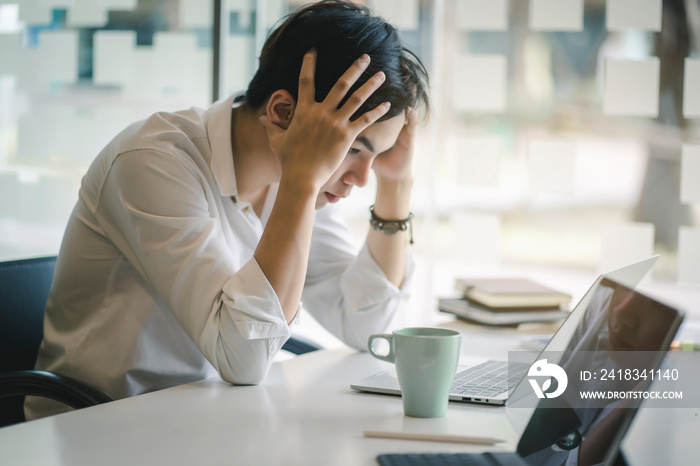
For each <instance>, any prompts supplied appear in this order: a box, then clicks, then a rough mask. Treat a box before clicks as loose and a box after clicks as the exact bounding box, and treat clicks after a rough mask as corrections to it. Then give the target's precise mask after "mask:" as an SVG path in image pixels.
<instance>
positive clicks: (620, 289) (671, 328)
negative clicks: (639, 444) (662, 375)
mask: <svg viewBox="0 0 700 466" xmlns="http://www.w3.org/2000/svg"><path fill="white" fill-rule="evenodd" d="M616 272H618V271H616ZM618 278H619V277H618ZM628 284H629V282H628ZM592 290H593V294H592V295H591V296H590V300H589V302H588V304H587V305H586V309H585V312H580V313H579V314H578V318H576V317H577V315H573V314H572V316H571V317H570V319H569V320H567V322H565V324H570V325H568V326H567V328H564V327H562V329H560V331H559V332H557V334H555V335H554V337H553V338H552V340H551V342H550V344H549V345H548V349H549V350H550V351H549V352H545V353H544V354H542V357H548V360H547V359H544V363H545V364H547V365H552V363H553V364H554V365H556V366H559V367H560V368H565V369H566V371H565V372H566V373H568V374H569V376H568V379H567V378H566V377H564V383H563V388H562V390H561V392H560V394H558V395H556V396H554V395H555V394H556V392H558V391H559V387H558V386H556V385H557V384H558V383H560V382H559V380H560V377H558V376H557V375H553V373H548V374H546V375H544V374H539V376H540V377H541V376H542V375H544V376H545V377H546V378H548V379H547V382H545V383H544V384H542V387H543V390H545V392H546V393H549V394H551V395H552V396H551V397H550V395H546V396H540V395H539V394H538V390H537V389H535V386H538V387H539V385H538V383H539V382H533V379H535V378H537V376H538V374H537V372H536V371H533V370H532V368H534V369H536V368H537V367H538V366H540V365H541V362H542V361H543V360H542V359H540V360H538V361H537V362H536V363H534V364H533V365H532V368H531V370H530V371H528V373H527V377H525V378H523V380H522V381H521V383H520V384H518V386H517V388H516V389H515V391H514V392H513V394H512V396H511V399H510V400H509V401H508V408H507V409H506V414H507V416H508V419H509V421H511V423H512V424H513V426H514V428H515V430H516V432H519V433H520V436H519V440H518V445H517V449H516V451H515V452H487V453H481V454H466V453H457V454H455V453H428V454H425V453H390V454H383V455H379V456H378V457H377V460H378V462H379V464H380V465H382V466H429V465H432V464H453V465H456V466H462V465H472V464H474V465H491V466H493V465H501V466H506V465H510V466H527V465H541V464H564V463H567V459H569V455H577V456H576V459H577V461H578V464H580V465H592V464H595V465H603V466H611V465H620V464H627V463H626V462H625V460H624V457H623V456H624V455H623V454H622V452H621V450H620V443H621V442H622V440H623V438H624V437H625V435H626V434H627V431H628V430H629V426H630V424H631V422H632V420H633V418H634V417H635V415H636V414H637V411H638V409H639V406H640V404H641V402H642V400H643V397H627V398H626V399H620V398H617V397H613V398H608V399H600V398H586V397H584V396H582V395H581V394H582V393H584V392H585V393H590V391H589V390H594V389H595V390H598V392H606V393H611V391H613V392H616V393H631V392H632V391H638V392H644V391H646V390H647V389H648V388H649V386H650V385H651V383H652V381H651V380H649V379H647V378H646V377H644V378H642V377H639V378H638V379H635V380H631V377H629V378H628V377H617V378H613V379H610V378H608V377H605V379H604V380H605V381H602V380H601V381H599V380H598V378H600V379H603V378H604V374H606V373H607V371H608V370H610V369H611V368H612V369H614V368H615V367H617V368H620V369H621V368H627V369H629V368H632V367H634V368H636V367H641V368H643V370H648V371H651V372H654V371H658V370H659V368H660V367H661V363H662V361H663V358H664V355H665V353H666V351H668V349H669V347H670V345H671V342H672V340H673V338H674V336H675V335H676V332H677V331H678V328H679V327H680V325H681V323H682V321H683V313H682V312H681V311H680V310H678V309H676V308H675V307H672V306H670V305H668V304H665V303H662V302H660V301H657V300H655V299H653V298H651V297H649V296H646V295H644V294H642V293H639V292H637V291H635V290H633V289H631V288H629V287H628V286H625V285H623V284H621V283H619V282H616V281H615V280H613V279H611V278H608V277H606V276H604V277H602V279H601V280H598V281H596V285H594V287H593V288H592ZM588 295H589V293H587V296H588ZM555 358H558V359H555ZM632 370H634V369H632ZM562 371H564V369H562ZM623 371H624V369H623ZM583 372H587V373H588V375H591V377H587V376H586V377H584V376H583V375H581V377H577V376H578V375H579V374H583ZM623 373H625V372H623ZM593 374H597V376H595V377H594V376H593ZM550 376H551V377H550ZM550 382H554V385H555V388H554V389H553V391H551V390H550V389H547V388H544V387H546V386H548V385H549V383H550ZM567 386H568V387H567ZM592 387H593V388H592ZM550 388H551V387H550ZM548 390H549V391H548ZM649 409H653V408H649ZM584 438H585V439H586V441H585V442H582V439H584Z"/></svg>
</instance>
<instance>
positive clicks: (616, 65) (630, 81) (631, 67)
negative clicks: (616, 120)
mask: <svg viewBox="0 0 700 466" xmlns="http://www.w3.org/2000/svg"><path fill="white" fill-rule="evenodd" d="M603 113H604V114H605V115H620V116H641V117H656V116H657V115H658V113H659V59H658V58H657V57H651V58H648V59H646V60H620V59H613V58H608V59H607V60H606V61H605V89H604V95H603Z"/></svg>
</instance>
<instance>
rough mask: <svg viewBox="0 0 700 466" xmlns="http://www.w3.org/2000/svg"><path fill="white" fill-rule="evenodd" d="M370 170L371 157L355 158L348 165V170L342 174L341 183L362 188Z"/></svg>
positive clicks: (367, 179)
mask: <svg viewBox="0 0 700 466" xmlns="http://www.w3.org/2000/svg"><path fill="white" fill-rule="evenodd" d="M371 170H372V159H371V158H366V159H365V158H363V159H361V160H356V161H354V162H353V164H352V165H350V167H348V171H347V172H345V174H344V175H343V178H342V179H343V183H345V184H346V185H349V186H358V187H360V188H362V187H363V186H365V185H366V184H367V182H368V181H369V176H370V172H371Z"/></svg>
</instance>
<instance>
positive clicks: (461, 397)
mask: <svg viewBox="0 0 700 466" xmlns="http://www.w3.org/2000/svg"><path fill="white" fill-rule="evenodd" d="M658 258H659V255H658V254H657V255H654V256H651V257H648V258H646V259H643V260H641V261H638V262H634V263H632V264H629V265H626V266H624V267H621V268H619V269H616V270H613V271H611V272H607V273H605V274H602V275H600V276H599V277H598V278H597V279H596V280H595V282H594V283H593V285H591V287H590V288H589V289H588V291H587V292H586V294H585V295H584V296H583V298H581V300H580V301H579V302H578V304H577V305H576V306H575V307H574V308H573V309H572V310H571V312H570V313H569V316H568V317H567V319H566V320H565V321H564V323H563V324H562V326H561V327H560V328H559V331H557V333H556V334H555V335H554V337H553V338H552V339H551V340H550V342H549V343H548V344H547V345H546V346H545V348H544V349H543V350H542V351H548V350H553V348H554V347H555V346H553V342H554V343H556V345H558V346H556V347H566V345H567V344H568V343H569V342H568V340H567V341H566V342H561V337H559V338H556V337H557V335H559V334H561V333H562V330H563V329H566V328H568V327H569V326H570V324H569V322H570V321H572V322H575V321H578V320H580V318H581V316H582V315H583V314H584V313H585V310H586V307H587V306H588V303H589V301H590V300H591V298H592V297H593V294H594V293H595V290H596V288H597V287H598V286H599V284H600V282H601V280H603V278H605V277H608V278H610V279H613V280H615V281H617V282H619V283H621V284H623V285H625V286H627V287H629V288H635V287H636V286H637V285H638V284H639V282H640V281H641V280H642V278H644V276H645V275H646V274H647V273H648V272H649V270H651V268H652V267H653V265H654V264H655V263H656V261H657V259H658ZM562 343H563V345H562ZM528 368H529V364H526V363H523V364H522V365H516V364H513V363H511V365H510V368H509V365H508V361H498V360H488V359H481V358H472V359H470V360H469V361H468V365H467V366H462V367H460V368H459V369H458V372H457V374H456V375H455V381H454V383H453V384H452V390H451V391H450V401H458V402H467V403H481V404H489V405H497V406H504V405H505V404H506V400H507V399H508V397H509V396H510V394H511V393H512V392H513V389H514V388H515V386H516V385H517V384H518V383H519V382H520V380H522V378H523V376H524V374H525V371H526V370H527V369H528ZM509 369H510V371H511V373H509ZM517 371H519V373H518V372H517ZM350 387H351V388H352V389H354V390H357V391H362V392H370V393H380V394H385V395H401V388H400V387H399V381H398V378H397V377H396V373H395V371H394V370H393V369H392V370H388V371H382V372H379V373H376V374H373V375H370V376H369V377H366V378H364V379H362V380H359V381H357V382H355V383H352V384H351V385H350Z"/></svg>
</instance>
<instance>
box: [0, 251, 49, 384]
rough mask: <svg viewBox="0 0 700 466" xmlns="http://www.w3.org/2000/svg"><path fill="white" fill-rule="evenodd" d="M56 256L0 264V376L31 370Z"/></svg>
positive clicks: (42, 331)
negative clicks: (6, 373)
mask: <svg viewBox="0 0 700 466" xmlns="http://www.w3.org/2000/svg"><path fill="white" fill-rule="evenodd" d="M55 267H56V256H52V257H40V258H36V259H24V260H17V261H10V262H0V373H4V372H9V371H15V370H24V369H33V368H34V363H35V361H36V356H37V353H38V351H39V344H40V343H41V339H42V338H43V335H44V307H45V306H46V299H47V298H48V296H49V290H50V289H51V282H52V281H53V273H54V268H55Z"/></svg>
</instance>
